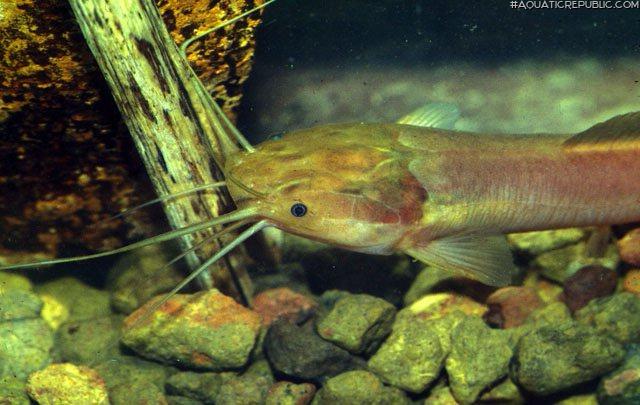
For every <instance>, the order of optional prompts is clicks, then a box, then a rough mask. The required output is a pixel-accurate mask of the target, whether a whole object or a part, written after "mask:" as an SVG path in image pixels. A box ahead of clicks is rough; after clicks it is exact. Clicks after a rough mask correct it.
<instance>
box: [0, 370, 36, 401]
mask: <svg viewBox="0 0 640 405" xmlns="http://www.w3.org/2000/svg"><path fill="white" fill-rule="evenodd" d="M0 404H7V405H30V404H31V401H30V400H29V396H28V395H27V391H26V382H25V381H23V380H21V379H19V378H17V377H13V376H5V377H2V378H0Z"/></svg>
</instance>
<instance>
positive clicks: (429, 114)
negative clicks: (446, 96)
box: [398, 103, 460, 129]
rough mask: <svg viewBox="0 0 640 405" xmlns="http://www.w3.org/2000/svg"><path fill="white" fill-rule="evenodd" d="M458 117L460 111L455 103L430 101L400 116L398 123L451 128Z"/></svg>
mask: <svg viewBox="0 0 640 405" xmlns="http://www.w3.org/2000/svg"><path fill="white" fill-rule="evenodd" d="M458 118H460V111H459V110H458V107H456V106H455V105H453V104H447V103H430V104H427V105H425V106H422V107H420V108H418V109H417V110H415V111H413V112H412V113H411V114H407V115H405V116H404V117H402V118H400V119H399V120H398V124H405V125H414V126H417V127H428V128H440V129H453V127H454V126H455V124H456V121H458Z"/></svg>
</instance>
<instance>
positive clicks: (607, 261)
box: [534, 242, 620, 283]
mask: <svg viewBox="0 0 640 405" xmlns="http://www.w3.org/2000/svg"><path fill="white" fill-rule="evenodd" d="M586 249H587V243H586V242H580V243H578V244H576V245H570V246H567V247H565V248H562V249H556V250H552V251H549V252H546V253H542V254H541V255H539V256H538V257H536V259H535V260H534V264H535V265H537V266H538V267H540V268H542V275H544V276H545V277H547V278H548V279H550V280H553V281H555V282H558V283H563V282H564V281H565V280H566V279H567V278H569V277H570V276H572V275H573V274H575V273H576V272H577V271H578V270H580V269H581V268H583V267H586V266H590V265H598V266H602V267H606V268H609V269H611V270H615V268H616V267H617V266H618V263H619V261H620V257H619V256H618V250H617V249H616V247H615V245H609V246H608V247H607V250H606V251H605V254H604V257H591V256H589V255H587V253H586Z"/></svg>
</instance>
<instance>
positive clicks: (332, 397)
mask: <svg viewBox="0 0 640 405" xmlns="http://www.w3.org/2000/svg"><path fill="white" fill-rule="evenodd" d="M410 403H411V402H410V401H409V399H408V398H407V397H406V396H405V395H404V393H402V391H400V390H398V389H396V388H392V387H385V386H384V385H383V384H382V382H381V381H380V380H379V379H378V378H377V377H376V376H375V375H373V374H371V373H370V372H368V371H364V370H357V371H347V372H346V373H342V374H339V375H337V376H335V377H333V378H330V379H329V380H327V382H326V383H325V385H324V386H323V387H322V389H321V390H319V391H318V393H317V394H316V396H315V397H314V399H313V402H312V404H313V405H350V404H369V405H386V404H407V405H408V404H410Z"/></svg>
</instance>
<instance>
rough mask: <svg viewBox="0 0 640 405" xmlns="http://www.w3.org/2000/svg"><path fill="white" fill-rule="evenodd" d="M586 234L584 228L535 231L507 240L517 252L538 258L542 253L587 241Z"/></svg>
mask: <svg viewBox="0 0 640 405" xmlns="http://www.w3.org/2000/svg"><path fill="white" fill-rule="evenodd" d="M585 237H586V232H585V230H584V229H582V228H567V229H557V230H550V231H534V232H521V233H512V234H509V235H507V240H508V241H509V242H510V243H511V245H512V246H514V247H515V248H516V249H517V250H520V251H523V252H527V253H529V254H531V255H534V256H537V255H539V254H540V253H543V252H548V251H550V250H555V249H560V248H563V247H566V246H568V245H572V244H575V243H578V242H580V241H581V240H583V239H585Z"/></svg>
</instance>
